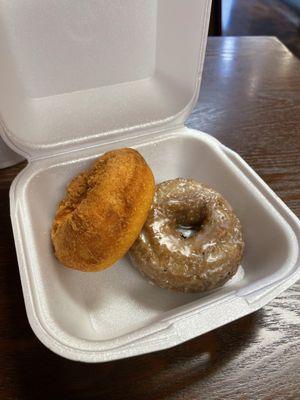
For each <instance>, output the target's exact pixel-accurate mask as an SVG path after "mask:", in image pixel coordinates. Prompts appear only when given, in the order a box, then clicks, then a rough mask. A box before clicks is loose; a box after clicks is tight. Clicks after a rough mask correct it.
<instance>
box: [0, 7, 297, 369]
mask: <svg viewBox="0 0 300 400" xmlns="http://www.w3.org/2000/svg"><path fill="white" fill-rule="evenodd" d="M209 9H210V1H209V0H157V1H155V0H130V1H123V2H121V1H119V0H109V1H108V0H87V1H85V2H82V1H77V0H75V1H74V0H64V1H61V0H51V1H50V0H44V1H43V2H41V1H39V0H30V1H26V2H20V1H18V0H10V1H2V2H1V3H0V29H1V30H2V32H1V35H0V38H1V43H0V45H1V48H0V56H1V68H2V70H3V71H2V73H1V75H0V76H1V77H0V82H1V86H2V87H4V88H5V89H6V95H5V96H4V95H3V94H2V93H3V91H0V110H1V120H2V125H3V127H4V135H5V140H6V142H8V143H10V145H11V147H12V148H13V149H15V150H17V151H18V152H19V153H21V154H23V155H25V156H26V157H27V158H28V160H29V163H28V166H27V167H26V168H25V169H24V170H23V171H22V172H21V173H20V174H19V176H18V177H17V178H16V179H15V181H14V183H13V185H12V187H11V193H10V195H11V217H12V224H13V230H14V236H15V243H16V249H17V255H18V261H19V268H20V275H21V280H22V286H23V293H24V298H25V304H26V310H27V314H28V318H29V321H30V324H31V326H32V329H33V330H34V332H35V333H36V335H37V336H38V338H39V339H40V340H41V341H42V342H43V343H44V344H45V345H46V346H47V347H49V348H50V349H51V350H53V351H54V352H56V353H57V354H60V355H62V356H64V357H66V358H70V359H73V360H80V361H86V362H100V361H109V360H114V359H120V358H124V357H129V356H134V355H138V354H143V353H148V352H151V351H155V350H160V349H164V348H168V347H171V346H174V345H176V344H179V343H182V342H184V341H186V340H188V339H190V338H193V337H195V336H197V335H200V334H202V333H205V332H208V331H210V330H212V329H214V328H217V327H219V326H222V325H224V324H226V323H228V322H230V321H233V320H235V319H237V318H239V317H242V316H243V315H246V314H249V313H251V312H253V311H255V310H257V309H258V308H260V307H262V306H263V305H264V304H266V303H267V302H268V301H270V300H271V299H273V298H274V297H275V296H276V295H278V294H279V293H280V292H282V291H283V290H284V289H286V288H287V287H288V286H290V285H291V284H292V283H293V282H295V281H296V280H297V278H299V277H300V268H299V267H300V260H299V238H300V225H299V221H298V219H297V218H296V217H295V215H294V214H293V213H292V212H291V211H290V210H289V209H288V208H287V207H286V206H285V205H284V203H283V202H282V201H281V200H280V199H279V198H278V197H277V196H276V195H275V194H274V193H273V192H272V191H271V190H270V188H269V187H268V186H267V185H266V184H265V183H264V182H263V181H262V180H261V179H260V178H259V177H258V176H257V175H256V174H255V172H254V171H253V170H252V169H251V168H250V167H249V166H248V165H247V164H246V163H245V162H244V161H243V160H242V159H241V158H240V157H239V156H238V155H237V154H236V153H234V152H233V151H231V150H230V149H228V148H226V147H225V146H223V145H222V144H221V143H220V142H218V141H217V140H216V139H214V138H212V137H210V136H209V135H207V134H205V133H203V132H198V131H194V130H191V129H188V128H186V127H184V121H185V120H186V118H187V116H188V115H189V114H190V112H191V110H192V107H193V105H194V103H195V101H196V99H197V96H198V92H199V85H200V78H201V72H202V65H203V59H204V53H205V44H206V38H207V29H208V21H209ZM8 94H9V95H8ZM125 146H128V147H133V148H136V149H138V150H139V151H140V152H141V154H142V155H143V156H144V157H145V159H146V160H147V162H148V163H149V165H150V167H151V168H152V170H153V172H154V175H155V177H156V181H157V182H160V181H163V180H166V179H172V178H176V177H192V178H195V179H198V180H200V181H203V182H206V183H207V184H209V185H212V186H213V187H214V188H216V189H217V190H218V191H220V192H221V193H222V194H223V195H224V196H225V197H226V198H227V199H228V200H229V202H230V203H231V204H232V206H233V207H234V209H235V210H236V212H237V214H238V216H239V218H240V220H241V222H242V225H243V228H244V236H245V243H246V247H245V256H244V259H243V263H242V265H241V266H240V268H239V270H238V273H237V274H236V276H235V277H234V278H233V279H232V280H231V281H229V282H228V283H227V284H226V285H225V286H224V287H222V288H220V289H218V290H215V291H213V292H209V293H206V294H184V293H175V292H171V291H168V290H165V289H160V288H159V287H156V286H153V285H150V284H149V283H148V281H147V280H145V279H144V278H143V277H142V276H141V275H140V274H139V273H138V272H137V271H136V270H135V269H134V268H133V267H132V266H131V265H130V263H129V261H128V259H127V258H126V257H125V258H123V259H122V260H120V261H119V262H118V263H117V265H115V266H114V267H112V268H109V269H108V270H105V271H103V272H99V273H81V272H79V271H74V270H70V269H67V268H64V267H62V266H61V265H60V263H59V262H58V261H57V260H56V258H55V257H54V254H53V251H52V247H51V241H50V228H51V223H52V220H53V217H54V213H55V209H56V205H57V203H58V201H59V200H60V199H61V198H62V197H63V195H64V192H65V187H66V184H67V183H68V181H69V180H70V179H71V178H72V177H73V176H74V175H75V174H77V173H78V172H79V171H81V170H83V169H84V168H86V167H87V166H88V165H90V163H91V162H92V161H93V160H94V159H95V158H97V157H99V156H100V155H101V154H103V153H104V152H105V151H108V150H111V149H115V148H119V147H125Z"/></svg>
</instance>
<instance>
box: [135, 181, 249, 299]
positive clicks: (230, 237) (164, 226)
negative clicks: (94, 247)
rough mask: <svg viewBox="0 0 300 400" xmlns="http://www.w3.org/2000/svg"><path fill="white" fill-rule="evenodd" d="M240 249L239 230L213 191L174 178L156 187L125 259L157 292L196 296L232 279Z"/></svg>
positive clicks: (221, 199)
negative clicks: (143, 219)
mask: <svg viewBox="0 0 300 400" xmlns="http://www.w3.org/2000/svg"><path fill="white" fill-rule="evenodd" d="M243 249H244V242H243V237H242V229H241V224H240V221H239V219H238V218H237V216H236V215H235V213H234V212H233V210H232V208H231V206H230V205H229V204H228V202H227V201H226V200H225V199H224V198H223V197H222V196H221V195H220V194H219V193H217V192H216V191H215V190H213V189H212V188H209V187H207V186H205V185H203V184H201V183H199V182H197V181H195V180H192V179H180V178H179V179H175V180H171V181H166V182H163V183H160V184H159V185H157V186H156V192H155V196H154V201H153V203H152V207H151V210H150V212H149V214H148V218H147V221H146V223H145V225H144V227H143V230H142V232H141V233H140V235H139V237H138V239H137V240H136V242H135V243H134V245H133V246H132V248H131V249H130V257H131V260H132V262H133V264H134V265H135V266H136V267H137V268H138V269H139V270H140V271H141V272H142V273H143V274H144V275H146V276H147V277H148V278H149V279H150V280H151V281H153V282H154V283H156V284H157V285H159V286H161V287H164V288H169V289H174V290H179V291H185V292H198V291H199V292H201V291H205V290H210V289H213V288H216V287H219V286H221V285H223V284H224V283H225V282H226V281H227V280H228V279H229V278H231V277H232V276H233V275H234V274H235V273H236V271H237V268H238V266H239V264H240V262H241V259H242V255H243Z"/></svg>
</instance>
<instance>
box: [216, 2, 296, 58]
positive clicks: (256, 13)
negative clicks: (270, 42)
mask: <svg viewBox="0 0 300 400" xmlns="http://www.w3.org/2000/svg"><path fill="white" fill-rule="evenodd" d="M296 1H298V3H299V5H300V2H299V0H296ZM222 34H223V35H224V36H247V35H248V36H263V35H264V36H276V37H278V38H279V40H281V41H282V42H283V43H284V44H285V45H286V46H287V47H288V48H289V49H290V50H291V51H292V53H294V54H295V55H296V56H297V57H299V58H300V12H299V11H296V10H295V9H294V8H292V7H290V6H288V1H287V0H251V1H249V0H230V1H228V0H223V1H222Z"/></svg>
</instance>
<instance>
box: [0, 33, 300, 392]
mask: <svg viewBox="0 0 300 400" xmlns="http://www.w3.org/2000/svg"><path fill="white" fill-rule="evenodd" d="M188 125H190V126H192V127H194V128H198V129H201V130H203V131H206V132H208V133H210V134H211V135H213V136H215V137H217V138H218V139H220V140H221V141H222V142H223V143H224V144H226V145H228V146H229V147H231V148H232V149H234V150H236V151H237V152H239V153H240V154H241V155H242V157H244V158H245V159H246V161H247V162H248V163H249V164H250V165H251V166H252V167H253V168H254V169H255V170H256V171H257V172H258V173H259V174H260V175H261V176H262V178H263V179H264V180H265V181H266V182H267V183H268V184H269V185H270V186H271V187H272V189H273V190H274V191H275V192H276V193H277V194H278V195H279V196H280V197H281V198H282V199H283V200H284V201H285V202H286V203H287V204H288V206H289V207H290V208H291V209H292V210H293V211H294V212H295V213H296V214H297V215H298V217H299V216H300V62H299V60H298V59H296V58H295V57H294V56H293V55H292V54H291V53H290V52H289V51H288V50H287V49H286V48H285V47H284V46H283V45H282V44H281V43H280V42H279V41H278V40H276V39H274V38H263V37H260V38H210V39H209V42H208V48H207V57H206V61H205V68H204V76H203V84H202V88H201V94H200V99H199V102H198V104H197V106H196V109H195V110H194V111H193V113H192V115H191V117H190V119H189V121H188ZM23 166H24V164H22V165H19V166H15V167H11V168H8V169H5V170H2V171H0V195H1V197H0V215H1V224H0V267H1V268H0V352H1V356H0V399H5V400H6V399H22V400H23V399H53V400H54V399H66V400H69V399H95V400H96V399H97V400H99V399H106V400H109V399H116V400H117V399H130V400H135V399H143V400H153V399H187V400H193V399H251V400H253V399H255V400H257V399H270V400H271V399H272V400H277V399H300V355H299V354H300V284H299V283H298V284H295V285H294V286H293V287H292V288H291V289H289V290H287V291H286V292H285V293H283V294H282V295H281V296H279V297H278V298H277V299H275V300H274V301H272V302H271V303H270V304H269V305H268V306H266V307H264V308H263V309H261V310H260V311H258V312H256V313H254V314H252V315H250V316H247V317H245V318H242V319H240V320H238V321H236V322H234V323H231V324H229V325H227V326H224V327H222V328H219V329H217V330H215V331H213V332H210V333H208V334H206V335H203V336H201V337H198V338H195V339H193V340H191V341H189V342H187V343H184V344H182V345H180V346H177V347H175V348H172V349H169V350H165V351H161V352H157V353H153V354H148V355H145V356H140V357H135V358H131V359H127V360H121V361H115V362H110V363H105V364H96V365H94V364H81V363H76V362H72V361H68V360H65V359H63V358H60V357H59V356H56V355H55V354H53V353H51V352H50V351H49V350H47V349H46V348H45V347H44V346H43V345H42V344H41V343H40V342H39V341H38V340H37V339H36V337H35V336H34V334H33V332H32V331H31V329H30V327H29V325H28V322H27V318H26V313H25V308H24V304H23V299H22V291H21V285H20V279H19V274H18V266H17V261H16V256H15V250H14V243H13V237H12V232H11V227H10V220H9V202H8V191H9V186H10V183H11V181H12V179H13V178H14V176H15V175H16V174H17V173H18V172H19V171H20V170H21V168H22V167H23Z"/></svg>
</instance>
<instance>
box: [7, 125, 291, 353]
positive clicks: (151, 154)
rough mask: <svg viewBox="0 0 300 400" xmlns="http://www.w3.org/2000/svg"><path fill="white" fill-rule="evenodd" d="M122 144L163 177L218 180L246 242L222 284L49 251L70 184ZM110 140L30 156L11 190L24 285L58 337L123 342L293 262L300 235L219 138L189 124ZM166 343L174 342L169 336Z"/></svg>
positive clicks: (282, 274)
mask: <svg viewBox="0 0 300 400" xmlns="http://www.w3.org/2000/svg"><path fill="white" fill-rule="evenodd" d="M144 140H145V139H144ZM122 144H123V145H124V146H125V145H126V146H131V147H134V148H137V149H138V150H139V151H140V152H141V153H142V154H143V156H144V157H145V159H146V160H147V161H148V163H149V165H150V166H151V168H152V169H153V173H154V175H155V177H156V181H157V182H160V181H163V180H166V179H173V178H176V177H192V178H195V179H198V180H199V181H202V182H206V183H207V184H209V185H211V186H213V187H214V188H216V189H217V190H218V191H220V192H221V193H222V194H223V195H224V196H225V197H226V198H227V199H228V200H229V202H230V203H231V204H232V206H233V207H234V209H235V211H236V213H237V215H238V216H239V218H240V219H241V222H242V225H243V228H244V236H245V242H246V247H245V249H246V251H245V256H244V259H243V263H242V266H241V267H240V269H239V271H238V274H237V276H235V277H234V278H233V279H232V280H231V281H230V282H228V283H227V284H226V285H225V286H224V287H222V288H220V289H217V290H215V291H213V292H212V293H207V294H182V293H176V292H172V291H167V290H165V289H160V288H158V287H156V286H153V285H151V284H149V283H148V282H147V280H146V279H145V278H143V277H142V276H141V275H140V274H139V273H138V272H137V271H136V270H135V269H134V268H133V267H132V266H131V265H130V263H129V261H128V259H127V258H124V259H122V260H120V261H119V262H118V264H117V265H115V266H113V267H112V268H109V269H107V270H106V271H104V272H98V273H82V272H78V271H73V270H69V269H67V268H65V267H63V266H61V265H59V262H58V261H57V260H56V258H55V257H54V254H53V251H52V247H51V241H50V229H51V223H52V219H53V217H54V213H55V209H56V205H57V202H58V201H59V200H60V199H61V198H62V197H63V196H64V191H65V187H66V184H67V183H68V181H69V180H70V179H71V178H72V177H73V176H74V175H75V174H77V173H78V172H79V171H81V170H83V169H84V168H86V167H87V166H88V165H90V163H91V162H92V160H93V159H94V158H95V157H98V156H99V155H100V154H101V153H102V152H103V151H106V150H107V149H112V148H117V147H120V146H121V145H122ZM106 147H107V148H105V147H103V149H102V148H101V147H100V148H90V149H86V150H85V151H81V152H80V158H77V157H76V152H75V153H73V154H69V155H61V156H58V157H57V158H55V159H46V160H42V161H39V162H33V163H31V165H29V167H27V169H26V170H25V171H24V172H23V173H22V174H21V176H20V177H19V178H18V181H17V182H16V184H15V188H14V189H13V190H12V204H13V203H14V198H18V207H17V210H18V215H19V218H20V220H19V226H20V233H21V236H20V237H19V238H18V239H19V241H20V242H19V244H18V246H19V247H20V248H22V249H23V251H24V253H25V254H26V265H23V266H22V265H21V268H25V269H26V270H27V272H26V275H27V282H25V285H26V286H27V285H29V286H30V288H29V287H25V288H24V290H25V291H26V292H31V293H32V295H33V306H34V307H35V308H36V309H38V310H39V311H38V314H39V318H40V319H41V322H42V325H43V326H44V328H45V329H46V330H48V332H50V334H51V335H54V336H56V337H58V338H59V340H60V341H63V342H65V344H70V342H71V343H73V344H72V347H76V346H77V345H78V346H80V347H82V348H84V347H86V343H85V341H94V342H95V343H94V346H96V347H97V346H99V348H98V349H100V348H101V346H103V345H105V346H106V345H109V344H111V345H112V343H115V341H119V340H121V341H125V342H126V340H127V339H128V340H129V338H130V337H131V336H132V335H133V336H134V335H135V334H136V333H137V332H139V330H143V332H144V334H146V333H147V329H150V330H151V331H152V330H153V329H154V330H155V326H156V325H157V324H158V323H160V322H163V321H164V319H165V318H172V317H176V316H177V315H178V314H179V313H180V312H182V310H185V312H188V311H189V309H190V310H195V307H196V310H197V313H199V314H200V315H201V312H202V311H201V310H202V309H204V308H206V307H207V306H212V304H213V302H215V303H220V304H221V303H222V299H223V298H226V297H227V296H231V295H235V296H236V297H238V295H239V293H243V291H246V292H247V293H248V294H249V293H252V292H253V291H256V290H258V289H261V288H264V287H267V286H270V285H271V284H272V283H274V282H276V281H278V280H279V279H281V280H283V279H285V278H286V277H288V276H289V275H291V274H292V273H293V272H295V271H296V265H295V260H296V259H297V255H298V243H297V239H296V236H295V233H294V231H293V230H292V228H291V227H290V226H289V224H288V223H287V222H286V221H285V220H284V219H283V217H282V216H281V215H280V213H279V212H278V211H276V209H275V207H273V206H272V204H271V203H270V202H269V201H268V200H267V199H266V198H265V197H264V196H263V195H262V193H261V192H260V191H259V190H258V189H257V188H255V186H254V185H253V183H251V182H250V180H249V179H248V178H247V177H246V176H245V175H244V174H243V172H242V171H240V170H239V169H238V168H237V167H236V166H235V165H234V164H233V163H232V162H231V160H230V158H228V156H227V155H226V154H225V152H224V148H223V146H222V145H221V144H220V143H219V142H217V141H216V140H215V139H212V138H210V137H209V136H208V135H206V134H203V133H200V132H197V131H192V130H188V129H185V128H182V130H179V131H177V132H174V133H170V134H169V135H164V136H161V137H157V138H152V140H151V141H148V142H144V143H143V140H142V138H140V139H139V140H132V141H128V142H127V141H125V143H112V144H109V145H107V146H106ZM253 175H254V173H253ZM254 177H255V175H254ZM13 207H14V205H13ZM25 238H26V239H25ZM23 284H24V282H23ZM212 307H213V306H212ZM227 311H228V313H229V314H230V311H229V310H227ZM243 312H244V313H245V310H244V311H243ZM248 312H250V309H249V310H248ZM199 328H200V327H195V328H194V329H195V330H197V329H199ZM205 329H206V330H209V329H210V328H209V323H207V326H202V327H201V330H202V331H204V330H205ZM145 332H146V333H145ZM144 334H143V335H144ZM75 344H76V345H75ZM164 346H165V347H167V346H168V342H167V341H166V343H165V345H164ZM96 347H95V348H96Z"/></svg>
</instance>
